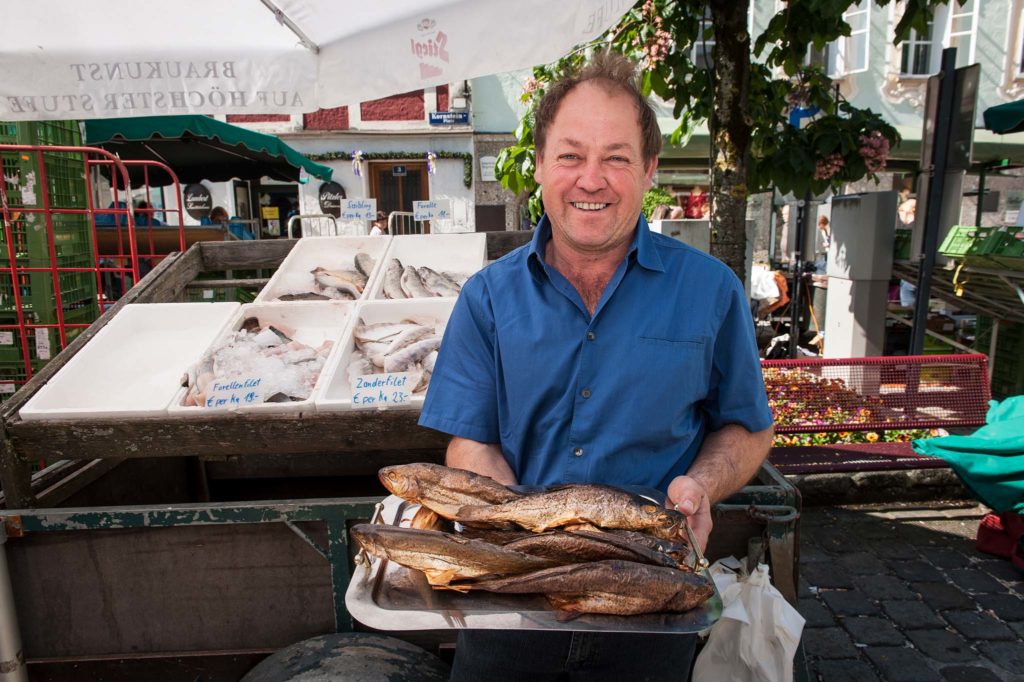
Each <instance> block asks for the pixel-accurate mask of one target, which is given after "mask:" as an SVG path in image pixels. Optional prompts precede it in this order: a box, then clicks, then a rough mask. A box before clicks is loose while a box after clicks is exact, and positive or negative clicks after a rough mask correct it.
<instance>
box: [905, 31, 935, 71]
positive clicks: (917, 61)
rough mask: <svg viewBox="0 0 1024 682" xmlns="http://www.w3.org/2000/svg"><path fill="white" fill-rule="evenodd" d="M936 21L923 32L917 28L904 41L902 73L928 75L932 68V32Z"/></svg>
mask: <svg viewBox="0 0 1024 682" xmlns="http://www.w3.org/2000/svg"><path fill="white" fill-rule="evenodd" d="M934 30H935V22H934V21H932V22H930V23H929V24H928V28H926V29H925V31H924V32H923V33H918V32H917V30H916V29H912V30H911V31H910V35H909V36H907V39H906V40H904V41H903V46H902V48H901V49H902V54H901V56H900V73H901V74H902V75H904V76H927V75H928V74H930V73H931V72H932V71H933V69H932V33H933V32H934Z"/></svg>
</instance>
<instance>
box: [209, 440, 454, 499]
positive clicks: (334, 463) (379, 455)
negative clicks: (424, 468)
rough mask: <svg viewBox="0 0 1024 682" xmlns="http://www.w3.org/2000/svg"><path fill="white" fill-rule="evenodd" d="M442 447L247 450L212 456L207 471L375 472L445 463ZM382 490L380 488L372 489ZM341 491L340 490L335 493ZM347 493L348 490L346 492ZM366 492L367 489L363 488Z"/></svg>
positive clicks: (221, 474) (214, 474)
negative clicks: (397, 466)
mask: <svg viewBox="0 0 1024 682" xmlns="http://www.w3.org/2000/svg"><path fill="white" fill-rule="evenodd" d="M444 453H445V451H444V449H442V448H436V449H427V450H420V449H415V450H414V449H407V450H374V451H368V450H363V451H357V452H346V453H341V454H339V453H337V452H324V453H310V454H306V455H302V456H300V457H296V456H295V455H278V454H270V455H266V454H257V453H250V454H248V455H246V456H244V457H230V458H223V457H217V458H211V459H208V460H204V461H205V462H206V472H207V475H208V476H209V478H210V479H211V480H219V479H239V478H246V479H253V478H303V477H315V478H324V477H331V476H376V475H377V472H378V471H379V470H380V468H381V467H386V466H391V465H393V464H410V463H413V462H432V463H434V464H443V463H444ZM374 492H376V493H377V494H382V495H383V494H385V493H384V492H383V489H381V490H380V491H374ZM337 494H340V493H337ZM346 494H347V493H346ZM361 494H364V495H368V494H370V493H369V492H366V491H362V493H361Z"/></svg>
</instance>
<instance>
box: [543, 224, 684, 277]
mask: <svg viewBox="0 0 1024 682" xmlns="http://www.w3.org/2000/svg"><path fill="white" fill-rule="evenodd" d="M550 239H551V222H550V221H549V220H548V216H547V214H546V213H545V214H544V215H543V216H541V219H540V222H539V223H537V227H536V228H535V229H534V231H533V239H531V240H530V248H529V250H528V251H527V254H526V262H527V264H528V267H529V268H530V269H531V271H532V272H533V273H534V274H535V275H537V274H539V273H541V272H544V255H545V250H546V249H547V246H548V241H549V240H550ZM634 253H635V254H636V262H637V263H639V264H640V265H641V266H642V267H644V268H646V269H648V270H654V271H656V272H664V271H665V265H664V263H662V261H661V255H660V254H659V253H658V250H657V248H655V246H654V238H653V237H651V228H650V227H649V226H648V225H647V219H646V218H644V214H643V213H641V214H640V219H639V220H637V229H636V231H635V232H634V233H633V243H632V244H631V245H630V247H629V252H628V253H627V254H626V258H629V257H630V256H631V255H633V254H634Z"/></svg>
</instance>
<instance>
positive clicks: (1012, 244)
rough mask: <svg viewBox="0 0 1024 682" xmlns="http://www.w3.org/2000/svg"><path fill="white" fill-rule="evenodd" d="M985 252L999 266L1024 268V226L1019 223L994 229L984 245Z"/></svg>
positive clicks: (1014, 268) (1016, 268)
mask: <svg viewBox="0 0 1024 682" xmlns="http://www.w3.org/2000/svg"><path fill="white" fill-rule="evenodd" d="M982 248H983V249H984V251H983V253H984V254H985V256H987V257H988V258H989V259H990V260H992V261H993V262H995V263H996V264H997V265H998V266H999V267H1001V268H1005V269H1008V270H1024V228H1022V227H1020V226H1017V225H1008V226H1003V227H999V228H997V229H995V230H993V231H992V234H990V235H989V237H988V239H986V240H985V244H984V245H983V247H982Z"/></svg>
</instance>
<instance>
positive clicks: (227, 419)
mask: <svg viewBox="0 0 1024 682" xmlns="http://www.w3.org/2000/svg"><path fill="white" fill-rule="evenodd" d="M418 418H419V412H418V411H415V410H395V411H383V412H362V411H356V412H351V413H333V414H332V413H319V414H317V413H310V414H303V415H268V414H259V415H237V414H229V413H223V412H222V413H220V414H215V415H202V416H195V417H192V418H180V417H177V418H169V417H157V418H149V419H133V420H130V421H124V420H110V421H85V420H83V421H67V422H60V423H54V422H45V421H38V422H22V421H15V422H12V423H10V424H8V426H7V429H8V433H9V434H10V438H11V441H12V443H13V446H14V447H15V449H16V450H17V451H18V452H19V453H28V452H30V453H32V456H33V457H46V458H47V459H51V458H53V459H97V458H98V459H108V458H118V457H182V456H189V455H204V456H214V457H218V456H219V457H227V456H231V455H248V454H252V453H275V454H292V455H301V454H308V453H322V452H335V453H351V452H363V451H367V452H375V451H384V450H405V449H434V448H445V447H447V445H448V440H449V436H447V435H445V434H442V433H439V432H437V431H431V430H429V429H425V428H422V427H420V426H418V425H417V423H416V421H417V419H418Z"/></svg>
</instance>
